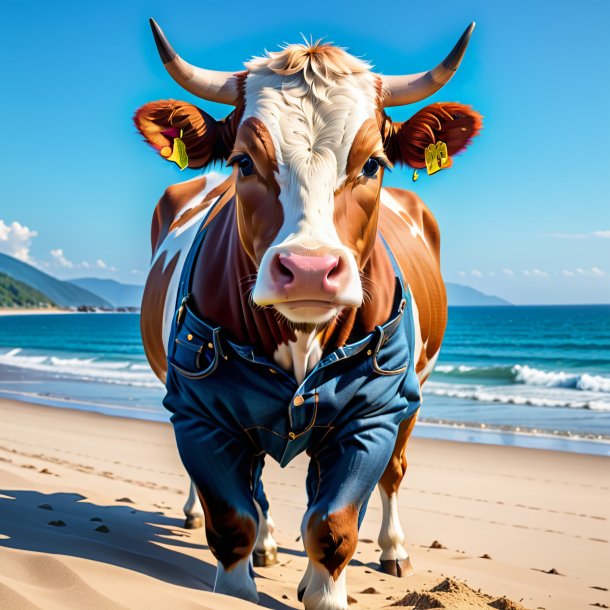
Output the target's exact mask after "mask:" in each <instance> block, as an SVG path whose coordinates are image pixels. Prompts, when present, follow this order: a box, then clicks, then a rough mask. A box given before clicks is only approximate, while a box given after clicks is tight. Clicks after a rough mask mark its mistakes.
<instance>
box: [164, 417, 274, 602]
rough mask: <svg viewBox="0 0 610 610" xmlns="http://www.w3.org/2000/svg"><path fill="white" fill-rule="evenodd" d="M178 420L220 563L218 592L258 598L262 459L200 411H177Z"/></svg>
mask: <svg viewBox="0 0 610 610" xmlns="http://www.w3.org/2000/svg"><path fill="white" fill-rule="evenodd" d="M172 422H173V424H174V431H175V433H176V441H177V444H178V450H179V452H180V457H181V458H182V462H183V463H184V466H185V468H186V470H187V472H188V473H189V475H190V476H191V479H192V480H193V482H194V483H195V486H196V488H197V492H198V495H199V499H200V501H201V506H202V508H203V513H204V515H205V531H206V538H207V542H208V546H209V547H210V550H211V551H212V554H213V555H214V557H215V558H216V560H217V562H218V564H217V571H216V580H215V583H214V592H216V593H223V594H225V595H232V596H234V597H240V598H242V599H245V600H248V601H251V602H254V603H258V593H257V591H256V585H255V583H254V579H253V575H252V572H251V570H250V561H251V560H250V557H251V554H252V551H253V549H254V544H255V542H256V536H257V527H258V512H257V509H256V506H255V504H254V498H253V496H254V489H255V488H256V485H257V483H258V479H259V477H260V472H261V468H262V460H261V458H259V457H257V456H254V455H252V451H251V448H250V447H249V446H247V445H246V444H245V443H244V442H242V440H241V439H239V438H237V437H233V436H231V435H229V434H227V433H226V432H225V431H224V430H222V429H221V428H220V427H218V426H216V425H214V423H213V422H210V421H209V420H206V419H204V418H202V417H197V414H195V415H194V416H191V415H190V414H189V415H182V414H179V413H176V414H174V415H173V416H172Z"/></svg>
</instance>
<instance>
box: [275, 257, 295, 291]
mask: <svg viewBox="0 0 610 610" xmlns="http://www.w3.org/2000/svg"><path fill="white" fill-rule="evenodd" d="M282 259H284V260H282ZM286 259H288V257H287V256H285V255H284V254H280V255H278V257H277V258H276V259H275V260H276V264H275V269H274V271H275V274H274V275H275V276H276V277H275V280H276V281H278V282H280V283H282V284H290V283H291V282H292V281H293V280H294V273H292V271H291V270H290V269H289V267H288V266H287V265H285V264H284V261H285V260H286Z"/></svg>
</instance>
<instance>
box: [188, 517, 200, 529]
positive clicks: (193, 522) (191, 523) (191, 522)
mask: <svg viewBox="0 0 610 610" xmlns="http://www.w3.org/2000/svg"><path fill="white" fill-rule="evenodd" d="M200 527H203V519H202V518H201V517H199V516H198V515H194V516H191V517H187V518H186V519H185V520H184V529H187V530H198V529H199V528H200Z"/></svg>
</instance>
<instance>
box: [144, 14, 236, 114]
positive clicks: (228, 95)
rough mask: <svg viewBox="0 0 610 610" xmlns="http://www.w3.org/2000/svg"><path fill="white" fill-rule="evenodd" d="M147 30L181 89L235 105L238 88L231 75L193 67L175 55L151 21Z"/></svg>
mask: <svg viewBox="0 0 610 610" xmlns="http://www.w3.org/2000/svg"><path fill="white" fill-rule="evenodd" d="M150 27H151V28H152V33H153V36H154V37H155V42H156V43H157V50H158V51H159V55H160V57H161V61H162V62H163V65H164V66H165V69H166V70H167V71H168V72H169V73H170V75H171V77H172V78H173V79H174V80H175V81H176V82H177V83H178V84H179V85H180V86H181V87H184V88H185V89H186V90H187V91H190V92H191V93H192V94H193V95H196V96H197V97H200V98H202V99H204V100H208V101H211V102H220V103H221V104H231V105H232V106H235V105H236V104H237V100H238V99H239V88H238V85H237V79H236V77H235V74H233V72H218V71H216V70H206V69H204V68H198V67H196V66H192V65H191V64H189V63H187V62H186V61H184V60H183V59H182V58H181V57H180V55H178V54H177V53H176V51H174V49H173V48H172V45H171V44H169V41H168V40H167V38H166V37H165V34H164V33H163V30H162V29H161V28H160V27H159V26H158V25H157V22H156V21H155V20H154V19H151V20H150Z"/></svg>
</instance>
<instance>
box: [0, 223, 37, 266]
mask: <svg viewBox="0 0 610 610" xmlns="http://www.w3.org/2000/svg"><path fill="white" fill-rule="evenodd" d="M37 235H38V233H37V232H36V231H32V230H31V229H29V228H28V227H26V226H25V225H22V224H21V223H19V222H16V221H13V222H12V223H11V224H10V225H7V224H5V223H4V220H0V252H4V253H5V254H9V255H10V256H14V257H15V258H18V259H19V260H20V261H24V262H26V263H31V262H33V261H32V259H31V258H30V245H31V244H32V238H34V237H36V236H37Z"/></svg>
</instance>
